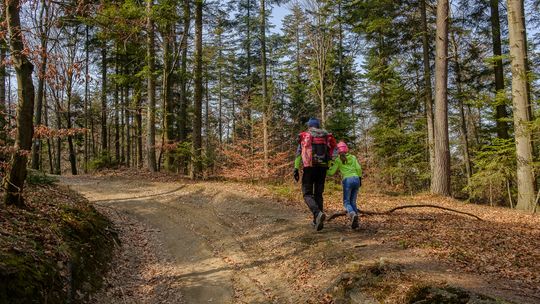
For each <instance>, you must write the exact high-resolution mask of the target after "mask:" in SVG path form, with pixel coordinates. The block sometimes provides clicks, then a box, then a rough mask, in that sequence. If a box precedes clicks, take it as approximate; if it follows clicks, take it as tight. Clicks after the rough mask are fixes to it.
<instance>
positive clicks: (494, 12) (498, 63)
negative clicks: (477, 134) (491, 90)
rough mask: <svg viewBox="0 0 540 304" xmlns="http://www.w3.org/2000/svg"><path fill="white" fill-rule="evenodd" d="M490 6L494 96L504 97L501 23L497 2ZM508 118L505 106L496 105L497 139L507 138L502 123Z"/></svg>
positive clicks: (494, 1) (506, 132)
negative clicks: (493, 58) (500, 95)
mask: <svg viewBox="0 0 540 304" xmlns="http://www.w3.org/2000/svg"><path fill="white" fill-rule="evenodd" d="M490 6H491V33H492V35H491V36H492V41H493V56H495V57H496V59H495V66H494V73H495V96H497V95H499V94H503V95H504V93H505V92H504V69H503V61H502V57H501V56H502V47H501V21H500V17H499V0H490ZM507 118H508V110H507V109H506V105H505V104H497V106H496V108H495V119H496V129H497V137H499V138H504V139H506V138H509V135H508V123H507V122H506V121H504V120H505V119H507Z"/></svg>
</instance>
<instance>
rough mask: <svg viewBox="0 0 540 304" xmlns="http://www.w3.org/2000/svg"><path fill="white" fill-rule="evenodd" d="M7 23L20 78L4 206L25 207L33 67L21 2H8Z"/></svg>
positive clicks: (31, 134) (31, 116)
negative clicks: (26, 40) (22, 23)
mask: <svg viewBox="0 0 540 304" xmlns="http://www.w3.org/2000/svg"><path fill="white" fill-rule="evenodd" d="M4 8H5V12H4V13H5V14H6V16H5V22H6V25H7V30H8V33H9V44H10V48H11V58H12V62H13V66H14V68H15V72H16V74H17V93H18V104H17V133H16V135H15V145H14V147H15V153H14V154H13V156H12V159H11V168H10V169H9V171H8V173H7V174H6V176H5V177H4V181H3V187H4V191H5V193H6V195H5V196H4V202H5V203H6V204H8V205H16V206H21V207H22V206H24V200H23V196H22V195H23V187H24V181H25V179H26V173H27V172H26V163H27V154H26V152H27V151H30V149H31V148H32V136H33V133H34V126H33V116H34V83H33V81H32V72H33V70H34V66H33V65H32V63H31V62H30V61H29V60H28V58H27V57H26V54H27V50H26V48H25V45H24V38H23V32H22V30H21V19H20V15H19V9H20V2H19V0H5V1H4Z"/></svg>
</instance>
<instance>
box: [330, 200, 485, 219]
mask: <svg viewBox="0 0 540 304" xmlns="http://www.w3.org/2000/svg"><path fill="white" fill-rule="evenodd" d="M409 208H434V209H441V210H445V211H450V212H455V213H459V214H463V215H467V216H470V217H473V218H475V219H477V220H479V221H483V220H482V219H481V218H480V217H478V216H477V215H474V214H472V213H469V212H465V211H459V210H456V209H452V208H446V207H441V206H437V205H429V204H422V205H404V206H399V207H395V208H392V209H390V210H387V211H383V212H376V211H365V210H360V212H359V213H360V214H363V215H388V214H391V213H393V212H394V211H398V210H402V209H409ZM346 215H347V211H340V212H336V213H334V214H332V215H330V216H329V217H328V219H327V220H328V221H331V220H333V219H335V218H337V217H340V216H346Z"/></svg>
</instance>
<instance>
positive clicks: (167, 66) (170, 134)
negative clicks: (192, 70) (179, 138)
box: [162, 25, 174, 172]
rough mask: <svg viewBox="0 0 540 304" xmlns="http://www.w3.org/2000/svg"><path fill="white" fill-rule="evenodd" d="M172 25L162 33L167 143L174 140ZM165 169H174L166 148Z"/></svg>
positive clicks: (170, 155) (172, 160)
mask: <svg viewBox="0 0 540 304" xmlns="http://www.w3.org/2000/svg"><path fill="white" fill-rule="evenodd" d="M172 35H173V30H172V26H170V25H167V27H166V30H165V33H163V36H164V37H163V88H162V89H163V94H162V95H163V96H162V97H163V106H164V107H163V111H164V116H165V117H164V118H165V119H164V126H165V128H164V129H165V130H163V132H165V134H164V135H165V142H166V143H167V145H171V144H173V142H174V130H173V127H174V123H173V122H174V107H173V101H172V84H173V82H172V81H171V75H172V65H173V62H172V56H171V45H172ZM165 153H166V154H165V169H167V170H168V171H169V172H172V171H174V151H170V150H169V149H168V148H167V150H165Z"/></svg>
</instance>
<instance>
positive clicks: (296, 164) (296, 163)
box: [294, 155, 302, 170]
mask: <svg viewBox="0 0 540 304" xmlns="http://www.w3.org/2000/svg"><path fill="white" fill-rule="evenodd" d="M301 164H302V155H298V156H296V158H295V159H294V169H296V170H300V165H301Z"/></svg>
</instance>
